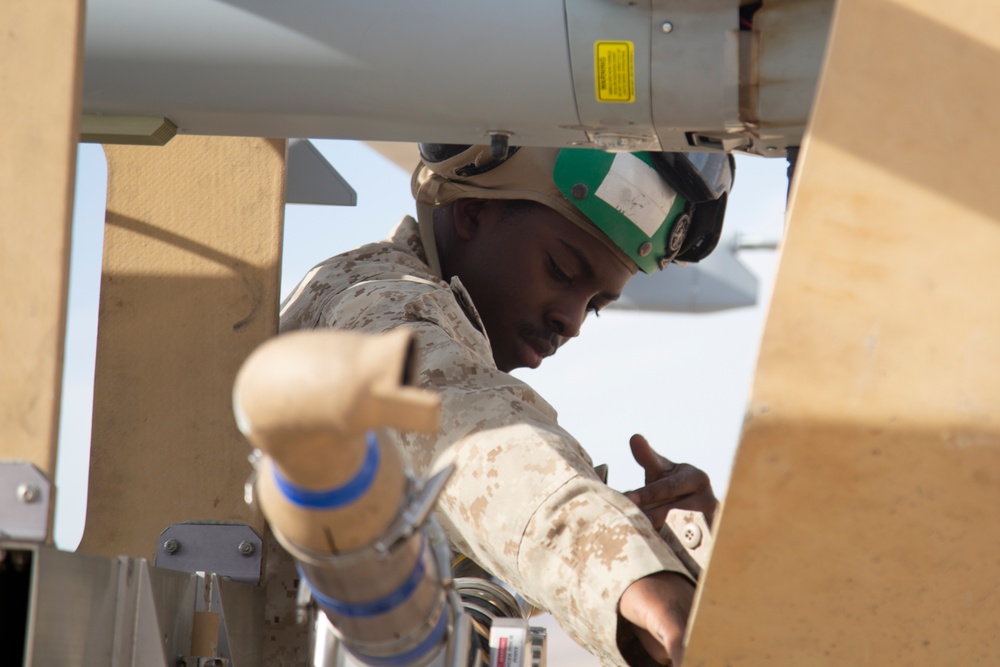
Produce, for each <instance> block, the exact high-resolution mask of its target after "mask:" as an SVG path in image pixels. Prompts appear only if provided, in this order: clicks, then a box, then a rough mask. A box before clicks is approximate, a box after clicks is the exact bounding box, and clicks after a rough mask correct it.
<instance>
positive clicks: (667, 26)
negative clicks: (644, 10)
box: [660, 21, 674, 34]
mask: <svg viewBox="0 0 1000 667" xmlns="http://www.w3.org/2000/svg"><path fill="white" fill-rule="evenodd" d="M660 30H662V31H663V33H664V34H666V33H670V32H673V31H674V24H673V23H671V22H670V21H664V22H663V25H661V26H660Z"/></svg>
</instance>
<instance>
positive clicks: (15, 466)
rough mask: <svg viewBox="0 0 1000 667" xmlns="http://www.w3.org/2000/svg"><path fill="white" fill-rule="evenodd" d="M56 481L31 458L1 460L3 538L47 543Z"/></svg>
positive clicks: (1, 523) (0, 514)
mask: <svg viewBox="0 0 1000 667" xmlns="http://www.w3.org/2000/svg"><path fill="white" fill-rule="evenodd" d="M51 498H52V484H51V482H49V480H48V478H47V477H46V476H45V474H44V473H43V472H42V471H41V470H39V469H38V468H36V467H35V466H34V465H32V464H31V463H28V462H27V461H0V538H3V539H9V540H21V541H24V542H44V541H45V540H46V538H47V537H48V522H49V503H50V502H51Z"/></svg>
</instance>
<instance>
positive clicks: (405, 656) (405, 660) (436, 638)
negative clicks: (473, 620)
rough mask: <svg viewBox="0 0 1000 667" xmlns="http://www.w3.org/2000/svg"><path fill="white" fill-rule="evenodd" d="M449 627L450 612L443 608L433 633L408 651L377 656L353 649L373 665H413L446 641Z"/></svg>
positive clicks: (388, 666) (378, 666)
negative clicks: (445, 636)
mask: <svg viewBox="0 0 1000 667" xmlns="http://www.w3.org/2000/svg"><path fill="white" fill-rule="evenodd" d="M447 629H448V612H447V610H446V609H442V610H441V616H440V617H439V618H438V622H437V625H436V626H434V629H433V630H431V633H430V634H429V635H427V637H426V639H424V640H423V641H422V642H420V643H419V644H418V645H417V646H416V647H414V648H412V649H410V650H409V651H407V652H406V653H400V654H398V655H387V656H377V655H367V654H365V653H361V652H359V651H352V653H354V654H355V655H356V656H357V657H359V658H361V660H362V661H364V663H365V664H366V665H373V666H374V667H396V666H397V665H412V664H414V663H416V662H417V661H418V660H420V659H421V658H423V657H424V656H426V655H427V654H428V653H430V652H431V651H433V650H434V649H435V648H437V647H438V646H439V645H440V644H441V642H442V641H444V634H445V631H446V630H447Z"/></svg>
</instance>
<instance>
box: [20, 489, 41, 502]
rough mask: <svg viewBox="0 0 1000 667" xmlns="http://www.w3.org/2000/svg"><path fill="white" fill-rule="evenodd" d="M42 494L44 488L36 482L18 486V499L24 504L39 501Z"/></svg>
mask: <svg viewBox="0 0 1000 667" xmlns="http://www.w3.org/2000/svg"><path fill="white" fill-rule="evenodd" d="M41 495H42V490H41V489H39V488H38V487H37V486H35V485H34V484H21V485H20V486H18V487H17V499H18V500H19V501H21V502H22V503H24V504H26V505H27V504H30V503H33V502H35V501H37V500H38V499H39V498H40V497H41Z"/></svg>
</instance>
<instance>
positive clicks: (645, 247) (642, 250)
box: [639, 241, 653, 257]
mask: <svg viewBox="0 0 1000 667" xmlns="http://www.w3.org/2000/svg"><path fill="white" fill-rule="evenodd" d="M651 252H653V244H652V243H650V242H649V241H646V242H645V243H643V244H642V245H641V246H639V257H645V256H646V255H648V254H649V253H651Z"/></svg>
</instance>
